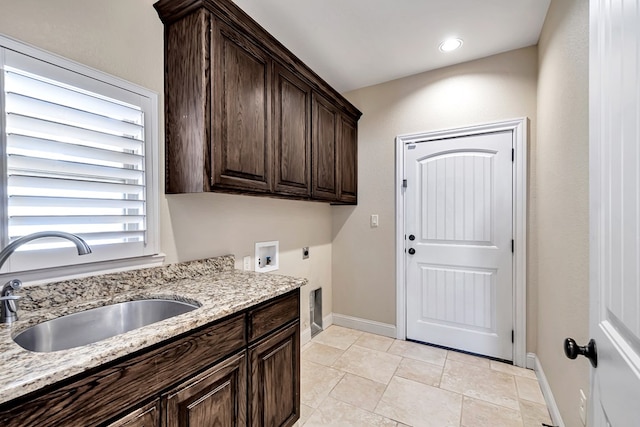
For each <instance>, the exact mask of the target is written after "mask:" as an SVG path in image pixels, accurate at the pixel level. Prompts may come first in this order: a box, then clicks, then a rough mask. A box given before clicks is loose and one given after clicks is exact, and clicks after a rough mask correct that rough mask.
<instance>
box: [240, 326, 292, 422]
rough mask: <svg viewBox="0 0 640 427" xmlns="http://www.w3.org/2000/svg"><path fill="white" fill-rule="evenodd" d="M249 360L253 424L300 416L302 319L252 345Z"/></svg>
mask: <svg viewBox="0 0 640 427" xmlns="http://www.w3.org/2000/svg"><path fill="white" fill-rule="evenodd" d="M249 360H250V374H249V402H250V403H249V408H250V421H249V425H251V426H256V427H257V426H260V427H273V426H291V425H293V424H294V423H295V422H296V421H297V420H298V419H299V418H300V329H299V325H298V321H297V320H296V321H295V323H293V324H292V325H291V326H289V327H288V328H286V329H284V330H282V331H280V332H278V333H275V334H273V335H271V336H269V337H267V338H265V339H264V340H262V341H260V342H258V343H257V344H256V345H254V346H252V347H250V348H249Z"/></svg>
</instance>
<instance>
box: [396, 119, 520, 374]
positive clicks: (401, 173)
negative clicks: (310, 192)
mask: <svg viewBox="0 0 640 427" xmlns="http://www.w3.org/2000/svg"><path fill="white" fill-rule="evenodd" d="M503 131H512V132H513V137H514V150H515V152H514V155H515V156H514V168H513V178H512V179H513V239H514V240H515V253H514V257H513V283H514V289H513V316H514V319H513V326H514V343H513V364H514V365H516V366H521V367H526V357H527V145H528V144H527V132H528V119H527V118H526V117H523V118H518V119H513V120H506V121H502V122H495V123H487V124H481V125H476V126H469V127H463V128H455V129H447V130H440V131H434V132H422V133H415V134H410V135H400V136H397V137H396V183H395V184H396V185H395V188H396V331H397V336H396V337H397V338H398V339H401V340H404V339H406V338H407V314H406V279H405V270H406V265H405V252H404V250H405V238H404V235H405V210H404V205H405V199H404V195H405V189H404V187H403V185H402V184H403V180H404V179H405V164H404V146H405V145H406V144H415V143H418V142H426V141H433V140H438V139H444V138H458V137H464V136H473V135H479V134H484V133H493V132H503Z"/></svg>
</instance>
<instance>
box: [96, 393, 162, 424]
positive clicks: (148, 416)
mask: <svg viewBox="0 0 640 427" xmlns="http://www.w3.org/2000/svg"><path fill="white" fill-rule="evenodd" d="M159 422H160V399H156V400H154V401H153V402H151V403H149V404H148V405H145V406H143V407H142V408H139V409H136V410H134V411H131V412H129V413H128V414H126V415H124V416H123V417H121V418H119V419H118V420H116V421H113V422H112V423H110V424H108V425H107V427H156V426H158V425H159Z"/></svg>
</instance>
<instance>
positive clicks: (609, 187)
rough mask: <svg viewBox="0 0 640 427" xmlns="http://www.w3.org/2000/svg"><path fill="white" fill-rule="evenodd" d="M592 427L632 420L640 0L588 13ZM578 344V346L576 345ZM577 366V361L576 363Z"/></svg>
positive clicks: (639, 409) (609, 1) (613, 2)
mask: <svg viewBox="0 0 640 427" xmlns="http://www.w3.org/2000/svg"><path fill="white" fill-rule="evenodd" d="M590 15H591V16H590V21H591V28H590V33H591V34H590V47H589V49H590V52H589V54H590V68H589V73H590V87H589V91H590V101H589V104H590V106H589V110H590V113H589V114H590V148H589V157H590V171H589V181H590V195H589V196H590V199H591V200H590V208H589V214H590V234H591V237H590V251H591V260H590V264H591V272H590V273H591V274H590V276H591V289H590V292H591V294H590V297H589V298H590V304H591V321H590V323H591V325H590V333H591V338H593V339H594V340H595V342H596V346H597V356H598V362H597V367H596V368H591V400H590V408H591V409H592V411H591V419H590V420H589V424H588V425H590V426H592V427H607V426H614V427H626V426H629V427H631V426H633V427H635V426H638V425H640V405H639V404H638V403H639V402H640V127H639V125H640V77H639V76H640V62H639V61H640V5H639V4H638V1H637V0H592V1H591V10H590ZM580 344H586V343H580ZM581 363H584V362H581Z"/></svg>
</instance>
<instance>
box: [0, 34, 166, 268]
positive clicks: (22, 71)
mask: <svg viewBox="0 0 640 427" xmlns="http://www.w3.org/2000/svg"><path fill="white" fill-rule="evenodd" d="M0 41H2V40H0ZM2 58H3V69H2V77H1V78H0V89H1V90H0V95H1V96H2V103H1V104H0V106H3V110H4V111H3V116H4V120H3V122H4V126H3V130H2V141H3V145H4V158H3V162H4V171H5V174H4V178H3V181H4V182H3V187H4V193H5V194H6V199H5V200H4V202H5V205H4V210H5V212H6V223H4V224H2V229H3V231H4V233H3V234H4V236H3V237H4V238H3V240H4V242H3V246H4V245H6V244H7V243H9V242H11V241H13V240H15V239H17V238H19V237H22V236H25V235H27V234H30V233H34V232H38V231H47V230H57V231H66V232H69V233H74V234H77V235H79V236H80V237H82V238H84V239H85V240H86V241H87V243H89V245H90V246H91V247H92V249H93V252H94V254H92V255H89V256H87V257H77V256H75V257H73V256H71V257H70V256H68V253H69V250H68V249H69V248H70V247H72V244H71V243H70V242H68V241H66V240H62V239H55V238H54V239H38V240H35V241H33V242H32V243H30V244H28V245H24V246H22V248H21V249H22V251H23V252H30V255H31V256H30V261H26V262H18V263H17V264H18V265H17V266H16V267H17V268H11V270H16V269H17V270H23V269H29V268H40V267H42V265H41V262H40V261H38V258H40V259H41V260H45V259H50V255H51V254H52V253H53V255H54V257H53V258H54V261H53V262H49V263H50V264H52V265H53V264H54V263H56V262H62V263H63V264H64V263H69V262H71V263H74V262H91V261H104V260H110V259H118V258H126V257H136V256H144V255H151V254H154V253H157V252H158V251H157V245H156V244H155V243H156V240H157V239H156V237H155V236H154V235H150V231H151V232H154V231H155V230H154V228H155V227H154V225H155V214H156V213H155V205H154V204H151V203H149V200H148V199H149V196H150V195H151V196H152V198H153V197H155V196H154V195H153V192H154V191H155V189H151V188H149V184H150V183H153V182H154V180H153V178H152V177H151V174H150V173H149V172H150V171H149V170H147V169H149V168H153V163H151V161H150V160H152V159H150V158H149V156H150V151H152V150H150V149H149V147H151V145H150V143H151V141H149V138H150V137H152V136H153V135H154V132H152V131H151V130H150V129H148V126H153V125H154V124H155V123H157V122H156V120H155V117H150V115H151V114H152V113H153V112H154V108H150V106H152V104H151V103H150V101H152V100H150V99H149V98H148V97H146V96H144V94H143V95H140V94H139V93H136V92H132V91H131V89H130V88H123V87H120V86H117V85H114V84H113V82H105V81H103V80H99V79H96V78H94V77H91V76H89V75H87V74H88V73H85V72H83V71H84V70H80V72H78V71H77V70H70V69H68V68H65V67H64V66H62V67H61V66H60V65H58V64H51V63H50V62H48V61H42V60H39V59H37V58H33V57H32V56H28V55H24V54H21V53H17V52H15V51H13V50H8V49H5V50H4V54H3V55H2ZM56 59H58V60H60V58H57V57H56ZM71 64H72V65H73V66H74V67H76V68H77V67H78V64H75V63H71ZM63 65H64V64H63ZM89 70H90V69H89ZM90 71H91V72H93V73H96V72H95V70H90ZM135 88H137V87H134V89H135ZM150 118H151V119H152V120H149V119H150ZM0 123H2V121H0ZM149 223H151V224H152V226H151V227H149ZM150 241H151V243H152V244H151V245H149V243H150ZM63 248H67V252H66V253H65V255H63V256H64V258H65V260H64V261H59V260H58V259H57V257H56V256H55V252H56V250H58V252H60V250H62V249H63ZM38 252H44V254H40V255H39V256H38V255H37V254H36V253H38ZM34 254H35V256H34ZM12 258H13V256H12ZM18 258H19V256H18ZM82 258H89V259H82ZM14 264H15V263H14ZM44 264H45V265H44V266H45V267H47V265H46V264H47V262H45V263H44Z"/></svg>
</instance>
